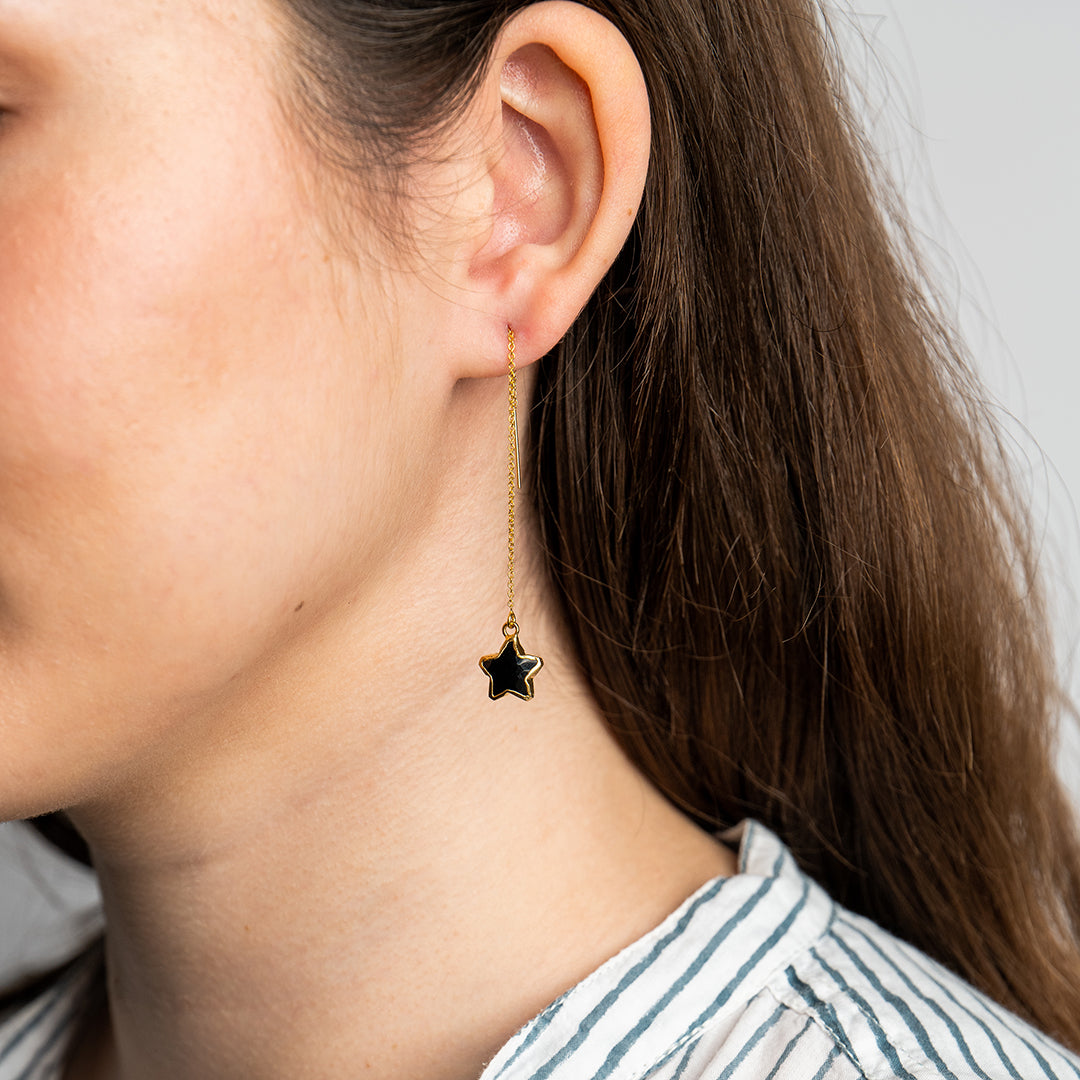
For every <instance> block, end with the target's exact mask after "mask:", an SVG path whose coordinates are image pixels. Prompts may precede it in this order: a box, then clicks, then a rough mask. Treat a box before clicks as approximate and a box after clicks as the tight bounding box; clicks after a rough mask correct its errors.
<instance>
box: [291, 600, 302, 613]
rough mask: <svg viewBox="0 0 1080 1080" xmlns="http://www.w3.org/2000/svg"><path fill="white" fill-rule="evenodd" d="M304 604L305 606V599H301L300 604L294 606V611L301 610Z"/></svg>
mask: <svg viewBox="0 0 1080 1080" xmlns="http://www.w3.org/2000/svg"><path fill="white" fill-rule="evenodd" d="M303 606H304V601H303V600H301V601H300V603H299V604H297V605H296V607H294V608H293V611H294V612H297V611H299V610H300V609H301V608H302V607H303Z"/></svg>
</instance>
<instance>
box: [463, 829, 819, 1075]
mask: <svg viewBox="0 0 1080 1080" xmlns="http://www.w3.org/2000/svg"><path fill="white" fill-rule="evenodd" d="M723 839H725V840H733V841H734V840H737V841H739V873H738V874H736V875H735V876H733V877H728V878H714V879H713V880H712V881H709V882H707V883H706V884H705V885H703V886H702V887H701V888H700V889H699V890H698V891H697V892H696V893H694V894H693V895H692V896H691V897H689V898H688V899H687V900H686V901H685V902H684V903H683V904H682V905H681V906H680V907H679V908H678V909H677V910H675V911H674V912H672V913H671V915H669V916H668V917H667V918H666V919H665V920H664V921H663V922H662V923H661V924H660V925H659V926H657V927H656V928H655V929H654V930H652V931H650V932H649V933H648V934H646V935H645V936H644V937H642V938H639V939H638V940H637V941H635V942H634V943H633V944H632V945H629V946H628V947H627V948H625V949H623V950H622V951H621V952H620V953H618V954H617V955H616V956H614V957H612V958H611V959H610V960H608V961H607V962H606V963H604V964H603V965H601V967H599V968H597V970H596V971H594V972H593V973H592V974H591V975H589V976H587V977H586V978H585V979H584V980H583V981H582V982H580V983H578V984H577V985H576V986H574V987H573V988H572V989H570V990H568V991H567V992H566V993H565V994H563V995H562V997H560V998H558V999H557V1000H556V1001H555V1002H553V1003H552V1004H551V1005H550V1006H548V1008H546V1009H545V1010H544V1011H543V1012H542V1013H540V1015H539V1016H537V1017H535V1018H534V1019H533V1020H531V1021H530V1022H529V1023H527V1024H526V1025H525V1026H524V1027H523V1028H522V1029H521V1030H520V1031H518V1032H517V1034H516V1035H514V1036H513V1038H511V1040H510V1041H509V1042H508V1043H507V1044H506V1045H505V1046H504V1047H503V1048H502V1050H500V1051H499V1053H498V1054H497V1055H496V1057H495V1058H494V1059H493V1060H492V1062H491V1063H490V1065H488V1067H487V1068H486V1069H485V1070H484V1073H483V1076H482V1077H481V1080H511V1078H514V1080H517V1078H524V1077H528V1078H530V1080H581V1078H582V1077H588V1076H603V1077H605V1080H632V1078H636V1077H641V1076H644V1075H645V1074H647V1073H648V1072H650V1071H651V1070H652V1069H654V1068H656V1067H657V1066H658V1065H660V1064H661V1063H663V1062H664V1061H666V1060H667V1059H668V1058H670V1057H671V1056H672V1055H674V1054H676V1053H678V1052H679V1050H680V1049H682V1048H684V1047H686V1046H687V1045H688V1044H689V1043H690V1042H691V1041H692V1040H693V1039H694V1038H695V1037H696V1036H697V1035H698V1034H699V1033H700V1032H701V1031H702V1030H703V1028H704V1027H706V1026H710V1027H712V1026H714V1025H716V1024H723V1023H724V1022H725V1020H729V1019H730V1020H733V1019H734V1018H735V1017H736V1016H737V1015H738V1014H739V1013H740V1012H741V1011H742V1010H743V1008H744V1007H745V1005H746V1002H747V1000H748V999H749V998H750V997H752V996H753V995H754V994H755V993H757V992H758V991H759V990H760V989H761V988H762V987H763V986H764V984H765V983H766V982H767V981H768V980H769V978H770V977H771V976H772V975H773V974H774V973H775V972H776V971H777V970H781V969H783V968H784V967H786V966H787V965H788V963H790V959H791V957H792V955H793V953H795V952H796V951H799V950H801V949H803V948H805V947H806V945H808V944H809V943H810V942H812V941H814V940H816V939H817V938H818V937H820V936H821V934H822V933H823V932H824V931H825V929H826V927H827V926H828V923H829V921H830V919H831V917H832V911H833V904H832V901H831V900H830V899H829V897H828V896H827V894H826V893H825V892H824V891H823V890H822V889H821V888H820V887H819V886H818V885H816V884H815V883H814V882H813V881H811V880H810V878H808V877H807V876H806V875H805V874H804V873H803V872H802V871H801V870H800V869H799V867H798V866H797V864H796V863H795V860H794V858H793V857H792V856H791V853H790V852H789V851H788V850H787V848H786V847H784V845H783V844H782V843H781V842H780V840H779V839H778V838H777V837H776V836H775V835H774V834H773V833H771V832H770V831H769V830H768V829H766V828H765V827H764V826H762V825H760V824H757V823H756V822H749V821H748V822H744V823H743V824H742V825H740V826H738V827H737V828H736V829H734V830H731V831H730V832H728V833H726V834H724V837H723Z"/></svg>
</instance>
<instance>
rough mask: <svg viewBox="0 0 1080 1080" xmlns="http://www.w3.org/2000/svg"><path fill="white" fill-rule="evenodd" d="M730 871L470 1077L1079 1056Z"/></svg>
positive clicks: (36, 1028)
mask: <svg viewBox="0 0 1080 1080" xmlns="http://www.w3.org/2000/svg"><path fill="white" fill-rule="evenodd" d="M726 838H729V839H739V840H740V851H739V871H740V872H739V873H738V874H737V875H735V876H734V877H730V878H717V879H716V880H714V881H711V882H709V883H708V884H706V885H704V886H703V887H702V888H701V889H699V890H698V891H697V892H696V893H695V894H694V895H693V896H691V897H690V898H689V899H688V900H687V901H686V902H685V903H683V904H682V905H681V906H680V907H679V908H678V910H676V911H675V912H673V913H672V914H671V915H670V916H669V917H668V918H667V919H666V920H665V921H664V922H663V923H661V924H660V925H659V926H658V927H656V928H655V929H654V930H652V931H651V932H650V933H648V934H646V935H645V936H644V937H643V938H640V939H639V940H638V941H636V942H634V943H633V944H632V945H630V946H628V947H627V948H626V949H624V950H623V951H622V952H620V953H619V954H618V955H616V956H614V957H613V958H612V959H611V960H609V961H607V962H606V963H605V964H603V965H601V966H600V967H599V968H598V969H597V970H596V971H594V972H593V973H592V974H591V975H589V976H588V977H586V978H585V979H584V980H583V981H582V982H580V983H578V984H577V985H576V986H574V987H573V988H572V989H570V990H569V991H567V992H566V993H565V994H563V995H562V997H560V998H559V999H558V1000H557V1001H555V1002H553V1003H552V1004H551V1005H550V1006H548V1008H547V1009H545V1010H544V1011H543V1012H542V1013H541V1014H540V1015H539V1016H537V1017H535V1018H534V1019H532V1020H531V1021H529V1023H527V1024H526V1025H525V1026H524V1027H523V1028H521V1030H520V1031H518V1032H517V1034H515V1035H514V1036H513V1038H511V1040H510V1041H509V1042H508V1043H507V1044H506V1045H505V1046H504V1047H503V1048H502V1049H501V1050H500V1051H499V1053H498V1054H497V1055H496V1056H495V1058H494V1059H493V1060H492V1061H491V1063H490V1064H489V1065H488V1066H487V1068H486V1069H484V1072H483V1075H482V1077H481V1080H590V1078H593V1080H599V1078H603V1080H856V1078H862V1080H888V1078H895V1077H902V1078H914V1080H926V1078H931V1077H932V1078H935V1080H1080V1058H1078V1057H1076V1056H1075V1055H1073V1054H1071V1053H1069V1052H1068V1051H1066V1050H1065V1049H1064V1048H1063V1047H1061V1046H1059V1045H1058V1044H1056V1043H1055V1042H1053V1041H1052V1040H1051V1039H1049V1038H1047V1037H1046V1036H1045V1035H1043V1034H1041V1033H1040V1032H1038V1031H1036V1030H1035V1029H1034V1028H1032V1027H1030V1026H1028V1025H1027V1024H1025V1023H1024V1022H1023V1021H1021V1020H1020V1019H1018V1018H1017V1017H1015V1016H1013V1015H1012V1014H1011V1013H1009V1012H1007V1011H1006V1010H1004V1009H1002V1008H1001V1007H1000V1006H998V1005H995V1004H994V1003H993V1002H991V1001H989V1000H988V999H987V998H985V997H984V996H982V995H981V994H979V993H978V992H977V991H975V990H974V989H972V988H971V987H970V986H969V985H968V984H967V983H965V982H963V981H962V980H961V979H959V978H957V977H956V976H955V975H953V974H951V973H950V972H948V971H947V970H945V969H944V968H943V967H941V966H940V965H939V964H937V963H935V962H934V961H933V960H931V959H929V958H928V957H927V956H926V955H924V954H923V953H921V952H919V951H918V950H917V949H914V948H912V947H911V946H909V945H906V944H904V943H903V942H901V941H899V940H897V939H896V938H894V937H892V936H890V935H889V934H887V933H886V932H885V931H884V930H882V929H881V928H880V927H878V926H876V925H875V924H874V923H872V922H870V921H868V920H867V919H864V918H862V917H860V916H857V915H854V914H852V913H851V912H848V911H846V910H845V909H843V908H842V907H840V906H839V905H837V904H835V903H834V902H833V901H832V900H831V899H830V898H829V897H828V895H827V894H826V893H825V892H824V891H823V890H822V889H821V888H820V887H819V886H818V885H816V884H815V883H814V882H813V881H811V880H810V878H808V877H807V876H806V875H805V874H803V873H802V871H801V870H800V869H799V868H798V866H797V865H796V863H795V860H794V859H793V858H792V856H791V854H790V853H789V852H788V850H787V849H786V848H785V847H784V845H783V844H782V843H781V842H780V841H779V840H778V839H777V838H776V837H775V836H774V835H773V834H772V833H770V832H769V831H768V830H767V829H765V828H764V827H763V826H761V825H759V824H756V823H754V822H745V823H744V824H743V825H742V826H740V827H739V829H738V830H735V831H734V832H733V833H730V834H727V837H726ZM101 963H102V962H101V951H100V949H95V950H92V951H91V953H89V954H87V955H86V956H84V957H83V958H82V959H80V960H79V961H78V962H76V963H75V964H74V965H72V966H70V967H69V968H68V969H66V971H65V972H64V973H63V974H62V975H61V976H59V977H58V978H57V979H56V980H55V981H54V982H53V983H52V984H51V985H49V986H48V988H47V989H46V990H44V991H43V992H41V993H39V994H38V995H36V996H34V997H33V998H32V999H31V1000H29V1001H27V1002H24V1003H23V1004H21V1005H20V1006H19V1007H17V1008H15V1009H14V1010H13V1011H11V1012H10V1013H9V1014H8V1015H7V1016H4V1017H0V1080H59V1078H60V1077H61V1074H62V1062H63V1058H64V1055H65V1053H66V1050H67V1048H68V1044H69V1042H70V1039H71V1035H72V1032H73V1030H74V1029H75V1028H76V1027H77V1023H78V1019H79V1017H80V1015H81V1014H82V1012H83V1011H84V1010H85V1009H86V1008H87V1007H88V1003H89V1002H90V1000H91V999H92V998H93V996H94V995H95V994H98V993H100V992H101V982H102V969H101Z"/></svg>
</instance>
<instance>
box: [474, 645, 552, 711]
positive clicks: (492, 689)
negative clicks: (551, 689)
mask: <svg viewBox="0 0 1080 1080" xmlns="http://www.w3.org/2000/svg"><path fill="white" fill-rule="evenodd" d="M480 666H481V667H482V668H483V669H484V674H485V675H487V677H488V678H489V679H490V680H491V685H490V686H489V687H488V696H489V697H490V698H491V700H492V701H495V700H497V699H498V698H501V697H502V696H503V695H504V694H514V695H516V696H517V697H519V698H522V699H523V700H524V701H529V700H530V699H531V698H532V696H533V694H534V693H535V691H534V689H533V678H534V677H535V676H536V673H537V672H538V671H539V670H540V669H541V668H542V667H543V666H544V661H543V660H541V659H540V657H539V656H529V654H528V653H525V652H522V651H521V644H520V643H519V641H518V636H517V633H516V632H515V633H513V634H507V635H506V640H505V641H504V642H503V646H502V648H501V649H500V650H499V651H498V652H497V653H495V654H494V655H493V656H482V657H480Z"/></svg>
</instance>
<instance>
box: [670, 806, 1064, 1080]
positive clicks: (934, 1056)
mask: <svg viewBox="0 0 1080 1080" xmlns="http://www.w3.org/2000/svg"><path fill="white" fill-rule="evenodd" d="M757 828H758V829H760V826H758V827H757ZM757 839H758V841H759V842H761V841H762V840H764V842H765V845H766V846H767V847H769V846H771V845H779V841H778V840H776V838H775V837H772V836H771V834H766V836H764V837H762V836H760V835H759V837H758V838H757ZM786 872H787V873H788V874H792V873H795V874H800V875H801V872H800V871H798V870H797V869H795V870H794V871H793V870H792V868H791V867H787V868H786ZM810 888H812V889H813V890H817V886H810ZM823 898H824V902H825V903H827V905H828V907H829V911H830V914H829V918H828V920H827V922H826V923H825V926H824V928H823V929H822V931H821V933H820V935H818V936H817V937H816V938H815V939H814V940H813V941H808V942H801V943H798V944H797V946H796V948H795V949H793V950H792V951H791V953H790V954H789V955H788V956H787V957H785V958H783V959H782V961H781V962H780V963H779V964H777V966H776V968H775V970H774V971H773V972H772V974H771V975H770V976H769V977H768V978H767V979H766V980H765V981H764V984H763V985H762V986H761V987H760V989H758V990H757V992H756V993H754V994H753V996H751V997H749V998H748V999H747V1000H746V1001H745V1003H744V1007H743V1009H742V1011H741V1013H740V1014H739V1015H738V1016H737V1017H735V1018H733V1019H732V1022H730V1023H729V1024H727V1025H715V1026H713V1027H711V1028H710V1027H706V1028H703V1029H702V1030H701V1031H700V1032H698V1033H697V1034H696V1035H695V1036H694V1037H693V1038H691V1039H689V1040H688V1041H687V1044H686V1046H685V1048H683V1049H682V1051H681V1053H680V1054H679V1055H677V1056H676V1057H675V1058H674V1059H673V1060H672V1061H671V1062H667V1063H665V1064H664V1065H663V1066H661V1067H660V1068H658V1069H656V1070H654V1071H653V1073H652V1074H650V1080H675V1078H678V1080H720V1078H721V1077H722V1078H724V1080H766V1078H768V1080H848V1078H867V1080H889V1078H895V1077H901V1078H911V1080H929V1078H934V1080H999V1078H1000V1080H1035V1078H1038V1080H1080V1058H1077V1057H1076V1056H1075V1055H1073V1054H1071V1053H1070V1052H1069V1051H1067V1050H1066V1049H1065V1048H1064V1047H1062V1046H1060V1045H1058V1044H1057V1043H1055V1042H1054V1041H1053V1040H1051V1039H1049V1038H1048V1037H1047V1036H1045V1035H1043V1034H1042V1033H1041V1032H1039V1031H1037V1030H1036V1029H1035V1028H1033V1027H1031V1026H1030V1025H1029V1024H1027V1023H1025V1022H1024V1021H1023V1020H1021V1019H1020V1018H1019V1017H1017V1016H1015V1015H1013V1014H1011V1013H1009V1012H1008V1011H1007V1010H1005V1009H1003V1008H1001V1007H1000V1006H998V1005H997V1004H996V1003H994V1002H992V1001H991V1000H990V999H988V998H986V997H985V996H984V995H982V994H980V993H979V992H978V991H976V990H975V989H974V988H973V987H972V986H970V985H969V984H968V983H966V982H965V981H964V980H962V979H960V978H958V977H957V976H956V975H954V974H953V973H952V972H950V971H948V970H947V969H946V968H944V967H943V966H942V965H940V964H938V963H937V962H935V961H933V960H931V959H930V958H929V957H928V956H926V955H925V954H924V953H922V952H920V951H919V950H918V949H915V948H914V947H912V946H910V945H908V944H906V943H905V942H902V941H900V940H899V939H897V938H895V937H893V936H892V935H891V934H889V933H887V932H886V931H885V930H883V929H882V928H881V927H879V926H877V925H876V924H875V923H873V922H871V921H869V920H868V919H864V918H862V917H860V916H857V915H854V914H852V913H851V912H849V911H847V910H845V909H844V908H842V907H840V906H838V905H836V904H834V903H833V902H832V901H831V900H828V899H827V898H825V897H824V894H823V893H820V892H819V893H818V895H817V897H816V898H815V900H816V901H817V902H820V901H822V899H823Z"/></svg>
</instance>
